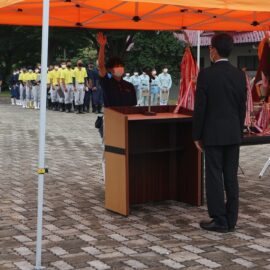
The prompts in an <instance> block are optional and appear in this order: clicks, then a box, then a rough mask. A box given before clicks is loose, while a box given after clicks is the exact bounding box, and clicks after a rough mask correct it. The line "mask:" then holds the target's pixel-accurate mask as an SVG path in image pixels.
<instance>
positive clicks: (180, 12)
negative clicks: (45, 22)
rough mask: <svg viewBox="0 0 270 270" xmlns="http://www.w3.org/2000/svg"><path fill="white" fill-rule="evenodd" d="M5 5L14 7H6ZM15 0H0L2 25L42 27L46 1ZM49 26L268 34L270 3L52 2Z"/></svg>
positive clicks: (214, 0) (266, 0) (237, 0)
mask: <svg viewBox="0 0 270 270" xmlns="http://www.w3.org/2000/svg"><path fill="white" fill-rule="evenodd" d="M6 2H10V3H11V5H9V6H5V7H2V4H3V3H6ZM14 2H15V3H13V1H12V0H9V1H6V0H5V1H3V0H0V24H9V25H12V24H13V25H36V26H37V25H42V4H43V3H42V1H41V0H21V1H20V2H16V0H14ZM240 9H242V10H240ZM254 10H255V11H254ZM49 22H50V26H63V27H85V28H106V29H134V30H181V29H195V30H231V31H257V30H269V28H270V5H269V0H258V1H254V0H231V1H225V0H222V1H221V0H204V1H201V2H198V1H192V0H185V1H183V0H182V1H179V0H168V1H167V0H166V1H165V0H143V1H140V0H136V1H135V0H127V1H121V0H51V1H50V19H49Z"/></svg>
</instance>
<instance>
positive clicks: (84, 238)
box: [0, 104, 270, 270]
mask: <svg viewBox="0 0 270 270" xmlns="http://www.w3.org/2000/svg"><path fill="white" fill-rule="evenodd" d="M95 118H96V116H95V115H93V114H86V115H80V116H78V115H75V114H65V113H59V112H48V113H47V148H46V156H47V166H48V167H49V169H50V173H49V174H48V175H46V181H45V208H44V241H43V265H44V266H45V267H46V269H60V270H68V269H76V270H87V269H99V270H102V269H157V270H158V269H182V268H183V269H192V270H198V269H214V268H219V269H230V270H233V269H246V268H254V269H270V195H269V189H270V177H269V174H270V169H269V170H268V171H267V173H266V174H265V176H264V178H263V179H258V177H257V175H258V173H259V171H260V169H261V167H262V166H263V164H264V162H265V161H266V159H267V158H268V156H270V146H266V145H264V146H256V147H253V146H252V147H245V148H242V152H241V167H242V168H243V170H244V172H245V176H243V175H240V186H241V208H240V217H239V223H238V228H237V231H236V232H235V233H228V234H217V233H207V232H205V231H202V230H201V229H199V228H198V221H200V220H201V219H205V218H206V217H207V212H206V208H205V207H200V208H197V207H190V206H188V205H185V204H182V203H179V202H172V201H169V202H164V203H159V204H148V205H144V206H140V207H136V208H135V209H132V214H131V215H130V216H129V217H128V218H125V217H122V216H119V215H117V214H114V213H112V212H109V211H106V210H105V209H104V208H103V204H104V188H103V183H102V180H101V178H102V177H101V165H100V159H101V147H100V139H99V135H98V133H97V130H96V129H95V128H94V120H95ZM70 126H71V129H70V128H69V127H70ZM37 147H38V112H37V111H33V110H23V109H21V108H18V107H12V106H10V105H3V104H1V105H0V269H1V270H4V269H22V270H29V269H33V267H34V266H33V265H34V264H35V234H36V231H35V229H36V197H37V175H36V173H35V171H36V169H37Z"/></svg>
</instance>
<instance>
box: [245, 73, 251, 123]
mask: <svg viewBox="0 0 270 270" xmlns="http://www.w3.org/2000/svg"><path fill="white" fill-rule="evenodd" d="M246 82H247V103H246V118H245V126H247V127H250V126H251V113H252V112H253V100H252V91H251V85H250V81H249V78H248V75H247V74H246Z"/></svg>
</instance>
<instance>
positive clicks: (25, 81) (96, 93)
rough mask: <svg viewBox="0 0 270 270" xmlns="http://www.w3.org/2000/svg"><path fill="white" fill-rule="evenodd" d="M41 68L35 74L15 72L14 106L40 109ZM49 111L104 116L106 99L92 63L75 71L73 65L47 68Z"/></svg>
mask: <svg viewBox="0 0 270 270" xmlns="http://www.w3.org/2000/svg"><path fill="white" fill-rule="evenodd" d="M40 81H41V78H40V66H39V65H37V67H36V68H35V70H33V69H31V68H29V69H28V70H27V69H26V68H23V69H22V70H21V71H19V70H18V69H16V70H15V71H14V72H13V75H12V76H11V79H10V90H11V103H12V104H13V105H21V106H22V107H23V108H34V109H39V106H40ZM47 92H48V93H47V97H48V101H47V102H48V108H49V109H52V110H55V111H56V110H58V111H65V112H71V111H73V110H76V111H77V112H78V113H82V112H83V111H85V112H89V111H90V103H92V111H93V112H96V113H101V110H102V104H103V97H102V89H101V87H100V85H99V80H98V71H97V69H96V68H95V67H94V65H93V64H92V63H89V65H88V68H85V67H83V63H82V61H81V60H79V61H78V62H77V66H76V67H75V68H72V65H71V62H70V61H67V62H62V63H61V65H58V64H55V65H54V66H50V67H49V68H48V73H47Z"/></svg>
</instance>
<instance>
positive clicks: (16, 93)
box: [10, 69, 20, 105]
mask: <svg viewBox="0 0 270 270" xmlns="http://www.w3.org/2000/svg"><path fill="white" fill-rule="evenodd" d="M19 73H20V72H19V70H18V69H16V70H14V72H13V74H12V76H11V77H10V91H11V104H12V105H19V101H20V89H19Z"/></svg>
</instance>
